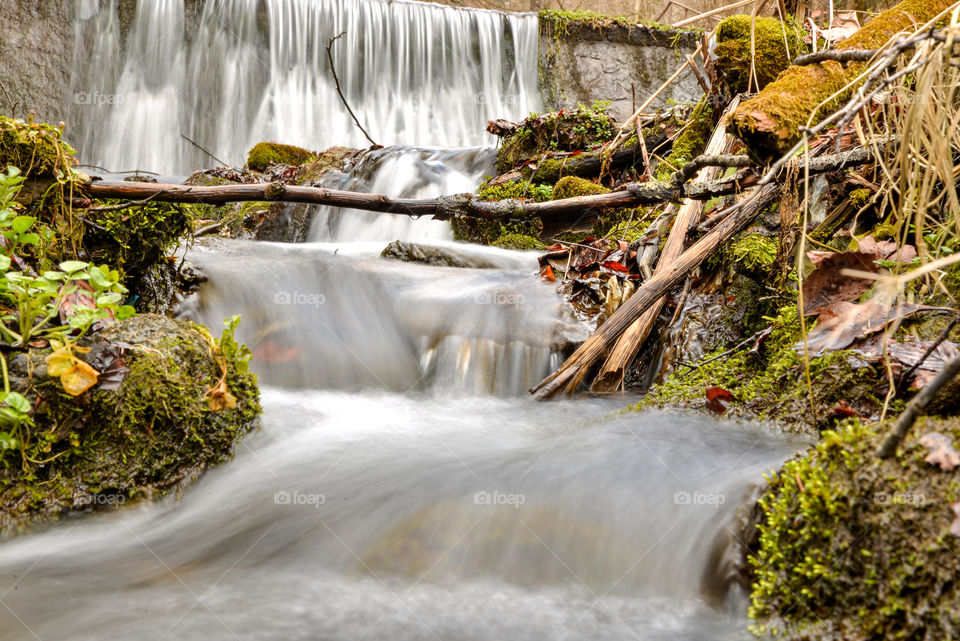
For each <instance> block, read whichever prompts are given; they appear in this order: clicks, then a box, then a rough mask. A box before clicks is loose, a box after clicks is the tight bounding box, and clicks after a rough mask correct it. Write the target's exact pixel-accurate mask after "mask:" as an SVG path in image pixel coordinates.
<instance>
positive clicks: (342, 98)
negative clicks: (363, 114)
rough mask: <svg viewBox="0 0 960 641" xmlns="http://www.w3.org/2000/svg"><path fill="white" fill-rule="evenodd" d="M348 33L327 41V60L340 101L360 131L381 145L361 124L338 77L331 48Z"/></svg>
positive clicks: (372, 142) (341, 33)
mask: <svg viewBox="0 0 960 641" xmlns="http://www.w3.org/2000/svg"><path fill="white" fill-rule="evenodd" d="M346 34H347V32H346V31H342V32H340V34H339V35H338V36H336V37H335V38H331V39H330V42H328V43H327V61H328V62H329V63H330V75H332V76H333V84H334V85H335V86H336V88H337V95H338V96H340V101H341V102H342V103H343V106H344V107H346V108H347V113H349V114H350V117H351V118H353V122H354V123H355V124H356V125H357V127H358V128H359V129H360V131H362V132H363V135H364V136H365V137H366V139H367V140H369V141H370V144H371V145H373V146H374V147H381V146H382V145H378V144H377V142H376V141H375V140H374V139H373V138H371V137H370V134H368V133H367V130H366V129H364V128H363V125H361V124H360V121H359V120H358V119H357V116H356V114H354V113H353V109H351V108H350V104H349V103H348V102H347V99H346V97H345V96H344V95H343V91H342V90H341V89H340V79H339V78H337V70H336V69H335V68H334V66H333V53H331V51H330V49H331V47H333V43H334V42H336V41H337V40H339V39H340V38H342V37H343V36H345V35H346Z"/></svg>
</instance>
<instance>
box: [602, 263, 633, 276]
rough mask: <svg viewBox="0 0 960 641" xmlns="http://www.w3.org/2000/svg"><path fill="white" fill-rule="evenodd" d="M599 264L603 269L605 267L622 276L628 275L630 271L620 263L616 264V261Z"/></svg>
mask: <svg viewBox="0 0 960 641" xmlns="http://www.w3.org/2000/svg"><path fill="white" fill-rule="evenodd" d="M600 264H601V265H603V266H604V267H606V268H607V269H612V270H613V271H615V272H621V273H623V274H629V273H630V270H629V269H627V268H626V267H624V266H623V265H621V264H620V263H618V262H616V261H612V260H608V261H605V262H603V263H600Z"/></svg>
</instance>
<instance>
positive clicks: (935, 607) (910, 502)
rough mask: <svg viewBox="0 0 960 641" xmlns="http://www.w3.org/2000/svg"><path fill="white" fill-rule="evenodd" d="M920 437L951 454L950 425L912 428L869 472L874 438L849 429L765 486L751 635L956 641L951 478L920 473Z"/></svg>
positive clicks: (957, 434)
mask: <svg viewBox="0 0 960 641" xmlns="http://www.w3.org/2000/svg"><path fill="white" fill-rule="evenodd" d="M884 429H886V427H884ZM880 431H881V432H882V430H880ZM932 431H936V432H939V433H941V434H943V435H946V436H947V437H948V438H949V439H950V440H952V441H953V444H954V446H956V445H957V444H958V443H960V420H958V419H956V418H953V419H935V418H928V419H921V420H920V421H918V423H917V424H916V425H915V426H914V428H913V430H912V432H911V434H909V435H908V437H907V439H906V441H905V442H904V444H903V446H902V447H901V448H900V449H899V451H898V452H897V454H896V456H895V457H892V458H888V459H884V460H879V459H877V458H876V456H875V455H874V452H875V450H876V447H877V445H878V444H879V441H880V437H879V436H878V435H877V434H876V433H874V431H872V430H871V429H870V428H867V427H865V426H863V425H861V424H860V423H859V422H856V421H854V422H850V423H848V424H847V425H845V426H843V427H842V428H841V429H839V430H837V431H836V432H825V433H824V434H823V438H822V440H821V441H820V442H819V443H818V444H817V445H816V447H814V448H813V449H811V450H810V451H808V452H806V453H804V454H802V455H800V456H798V457H797V458H795V459H793V460H791V461H788V462H787V463H786V464H785V465H784V466H783V468H782V470H780V472H779V473H778V474H777V475H775V476H774V477H773V478H772V479H771V482H770V486H769V488H768V489H767V490H766V492H765V493H764V495H763V496H762V498H761V499H760V504H759V505H760V510H761V513H762V516H761V520H760V524H759V526H758V528H759V543H758V547H757V549H756V553H755V554H754V555H753V556H752V557H751V559H750V563H751V565H752V566H753V567H754V568H755V578H754V581H753V587H752V605H751V607H750V616H751V617H752V618H754V619H755V620H756V621H757V624H756V626H755V632H757V633H763V634H772V635H774V636H775V637H776V638H781V639H787V640H800V639H817V640H828V639H829V640H833V639H837V640H839V639H844V640H847V641H867V640H870V641H873V640H876V641H880V640H881V639H951V638H956V634H957V630H958V629H960V583H958V582H957V576H958V575H960V538H958V537H957V536H955V535H953V534H951V532H950V529H951V523H952V522H953V520H954V518H955V514H954V511H953V510H952V509H951V504H953V503H955V502H957V501H958V500H960V472H957V471H953V472H945V471H943V470H941V469H940V468H938V467H936V466H934V465H931V464H930V463H927V462H925V461H924V458H925V457H926V456H927V453H928V452H927V450H926V448H924V447H922V446H920V445H919V444H918V442H917V438H918V437H919V436H921V435H923V434H926V433H928V432H932Z"/></svg>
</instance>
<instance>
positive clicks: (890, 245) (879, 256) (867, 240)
mask: <svg viewBox="0 0 960 641" xmlns="http://www.w3.org/2000/svg"><path fill="white" fill-rule="evenodd" d="M857 248H858V249H859V250H860V251H861V252H862V253H864V254H872V255H874V256H876V258H875V259H874V260H895V261H897V262H898V263H909V262H910V261H911V260H913V259H914V258H916V257H917V250H916V249H915V248H914V246H913V245H903V246H902V247H901V246H900V245H899V244H898V243H897V242H896V241H893V240H880V241H878V240H877V239H876V238H874V237H873V235H872V234H871V235H869V236H865V237H864V238H862V239H860V241H859V242H858V243H857Z"/></svg>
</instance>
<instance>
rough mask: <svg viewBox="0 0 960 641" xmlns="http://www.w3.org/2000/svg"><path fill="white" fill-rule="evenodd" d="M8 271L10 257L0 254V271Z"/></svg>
mask: <svg viewBox="0 0 960 641" xmlns="http://www.w3.org/2000/svg"><path fill="white" fill-rule="evenodd" d="M8 269H10V257H9V256H7V255H6V254H0V271H7V270H8Z"/></svg>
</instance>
